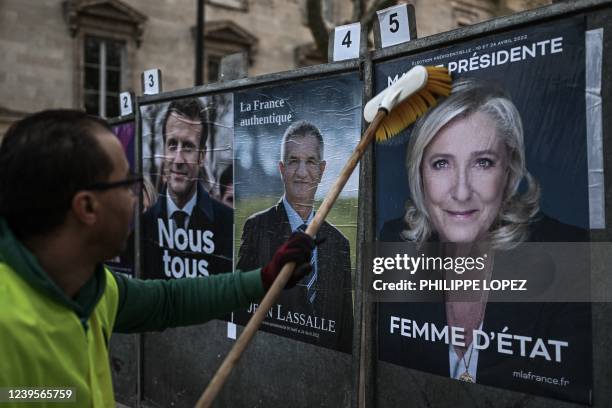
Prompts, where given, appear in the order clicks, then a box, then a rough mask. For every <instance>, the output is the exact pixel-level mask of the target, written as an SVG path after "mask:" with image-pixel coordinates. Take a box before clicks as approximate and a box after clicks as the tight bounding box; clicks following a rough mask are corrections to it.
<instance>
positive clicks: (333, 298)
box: [234, 73, 362, 352]
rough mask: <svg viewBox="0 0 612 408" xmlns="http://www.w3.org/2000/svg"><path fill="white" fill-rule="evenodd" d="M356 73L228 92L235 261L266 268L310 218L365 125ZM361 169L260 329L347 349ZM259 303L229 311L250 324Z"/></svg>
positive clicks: (240, 267) (239, 264) (244, 268)
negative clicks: (308, 268) (300, 273)
mask: <svg viewBox="0 0 612 408" xmlns="http://www.w3.org/2000/svg"><path fill="white" fill-rule="evenodd" d="M361 86H362V84H361V82H360V81H359V77H358V74H356V73H351V74H342V75H335V76H331V77H327V78H325V79H317V80H304V81H297V82H292V83H288V84H283V85H278V86H266V87H260V88H256V89H249V90H246V91H242V92H238V93H236V94H235V95H234V112H235V122H234V130H235V150H236V156H235V157H236V159H235V163H236V164H235V179H234V181H235V184H234V191H235V196H236V223H235V224H236V234H235V235H236V254H237V258H236V269H237V271H238V273H239V271H247V270H250V269H253V268H258V267H262V266H264V265H265V264H266V263H267V262H268V261H269V260H270V259H271V257H272V255H273V254H274V251H275V250H276V249H277V248H278V247H279V246H280V245H281V244H282V243H283V242H284V241H285V240H286V239H287V238H288V237H289V236H290V234H291V233H292V232H294V231H298V230H303V229H305V228H306V226H307V225H308V224H309V223H310V222H311V220H312V218H313V216H314V214H315V213H316V211H317V207H318V206H319V205H320V203H321V201H322V200H323V198H324V196H325V194H326V193H327V192H328V191H329V189H330V186H331V184H332V183H333V181H334V180H335V178H336V177H337V176H338V174H339V173H340V169H341V167H342V166H343V165H344V163H345V161H346V160H347V159H348V157H349V156H350V153H351V151H352V149H353V148H354V147H355V146H356V145H357V142H358V140H359V137H360V127H361ZM357 175H358V172H355V173H354V175H353V177H352V178H351V179H350V180H349V182H348V185H347V187H346V188H345V190H344V192H343V193H342V194H341V195H340V198H339V200H338V202H337V203H336V205H335V207H334V210H333V211H332V212H331V214H330V216H329V217H328V218H327V221H326V222H325V223H324V224H323V225H322V227H321V229H320V231H319V233H318V235H317V238H318V239H321V240H324V242H323V243H322V244H321V245H320V246H318V247H317V249H316V250H315V251H314V254H313V258H312V260H311V264H312V267H313V268H312V272H311V273H310V274H309V275H307V276H306V277H305V278H304V279H303V280H302V281H301V282H299V283H298V284H297V285H296V286H295V287H294V288H292V289H290V290H285V291H284V292H283V293H282V294H281V296H280V298H279V299H278V301H277V302H276V303H275V304H274V306H273V307H272V309H270V310H269V311H268V314H267V317H266V319H265V321H264V323H263V325H262V329H263V330H265V331H268V332H271V333H274V334H278V335H281V336H284V337H288V338H291V339H295V340H299V341H304V342H308V343H312V344H316V345H319V346H322V347H327V348H331V349H335V350H341V351H344V352H350V348H351V338H352V327H353V308H352V305H353V301H352V299H353V295H352V273H351V271H352V270H353V269H354V267H355V251H356V246H355V239H356V232H357V197H358V177H357ZM257 307H258V305H257V304H255V303H254V304H251V305H250V307H249V308H248V310H243V311H241V312H238V313H234V320H235V322H237V323H239V324H242V325H244V324H246V322H247V320H248V318H250V316H251V315H252V314H253V313H254V311H255V310H256V308H257Z"/></svg>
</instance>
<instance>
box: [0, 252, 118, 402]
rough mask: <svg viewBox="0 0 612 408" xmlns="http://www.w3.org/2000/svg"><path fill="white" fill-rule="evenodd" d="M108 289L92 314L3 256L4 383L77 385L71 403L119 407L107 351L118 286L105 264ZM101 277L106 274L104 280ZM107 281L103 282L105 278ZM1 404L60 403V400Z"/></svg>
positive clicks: (0, 326)
mask: <svg viewBox="0 0 612 408" xmlns="http://www.w3.org/2000/svg"><path fill="white" fill-rule="evenodd" d="M105 275H106V279H105V280H106V283H105V289H104V294H103V295H102V297H101V298H100V300H99V302H98V303H97V305H96V306H95V308H94V310H93V312H92V314H91V316H90V318H89V319H88V320H87V321H85V322H82V321H81V320H80V318H79V317H78V315H77V314H76V313H75V312H74V311H73V310H70V309H69V308H67V307H66V306H65V305H62V304H60V303H59V302H57V301H56V300H54V299H52V298H50V297H49V296H47V295H46V294H44V293H42V292H41V291H40V290H39V289H36V288H33V287H32V286H30V285H29V284H28V283H27V282H26V281H25V280H23V278H22V277H21V276H19V275H18V274H17V273H16V272H15V271H14V270H13V269H12V268H11V267H10V266H8V265H7V264H6V263H3V262H0V387H11V388H15V389H19V388H20V387H40V388H54V387H56V388H73V389H74V391H75V393H76V403H74V402H70V403H66V406H70V407H95V408H98V407H100V408H102V407H104V408H106V407H114V406H115V402H114V396H113V385H112V381H111V370H110V363H109V357H108V346H109V341H110V336H111V333H112V330H113V326H114V323H115V316H116V314H117V305H118V299H119V290H118V287H117V282H116V281H115V278H114V277H113V275H112V274H111V273H110V272H109V271H108V270H105ZM101 281H102V280H101ZM101 283H103V282H101ZM0 406H2V407H3V408H4V407H13V406H14V407H15V408H26V407H28V406H32V407H36V408H41V407H58V406H63V405H58V404H57V402H53V403H52V402H48V403H45V402H43V403H41V402H36V403H34V402H32V403H23V402H21V403H15V404H12V403H9V404H5V403H0Z"/></svg>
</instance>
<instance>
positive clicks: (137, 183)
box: [83, 176, 143, 195]
mask: <svg viewBox="0 0 612 408" xmlns="http://www.w3.org/2000/svg"><path fill="white" fill-rule="evenodd" d="M142 182H143V179H142V177H138V176H130V177H128V178H126V179H125V180H119V181H113V182H110V183H106V182H99V183H94V184H91V185H90V186H88V187H86V188H84V189H83V190H96V191H106V190H110V189H112V188H117V187H130V189H131V190H132V192H133V193H134V194H136V195H138V194H140V191H141V190H142Z"/></svg>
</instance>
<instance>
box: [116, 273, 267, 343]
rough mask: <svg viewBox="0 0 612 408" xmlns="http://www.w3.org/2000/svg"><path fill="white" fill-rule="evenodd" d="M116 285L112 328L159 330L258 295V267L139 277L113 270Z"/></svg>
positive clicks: (243, 303) (193, 321) (199, 318)
mask: <svg viewBox="0 0 612 408" xmlns="http://www.w3.org/2000/svg"><path fill="white" fill-rule="evenodd" d="M113 275H114V277H115V280H116V281H117V285H118V287H119V305H118V310H117V318H116V321H115V327H114V330H113V331H114V332H117V333H137V332H144V331H159V330H164V329H166V328H168V327H177V326H187V325H192V324H199V323H204V322H206V321H208V320H211V319H215V318H219V317H221V316H223V315H225V314H227V313H229V312H231V311H233V310H236V309H239V308H241V307H247V306H248V305H249V303H250V302H253V301H257V300H259V299H261V298H262V297H263V295H264V289H263V286H262V282H261V270H260V269H257V270H254V271H250V272H239V271H238V272H237V273H223V274H219V275H212V276H209V277H205V278H193V279H175V280H167V281H166V280H142V279H133V278H129V277H127V276H125V275H123V274H118V273H115V274H113Z"/></svg>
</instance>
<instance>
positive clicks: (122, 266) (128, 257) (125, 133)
mask: <svg viewBox="0 0 612 408" xmlns="http://www.w3.org/2000/svg"><path fill="white" fill-rule="evenodd" d="M111 129H112V130H113V133H114V134H115V135H116V136H117V138H118V139H119V141H120V142H121V146H122V147H123V151H124V152H125V156H126V157H127V160H128V163H129V164H130V173H131V174H133V173H135V167H134V164H135V155H134V153H135V152H134V143H135V135H136V128H135V126H134V120H133V119H131V120H129V121H127V122H123V123H114V124H112V125H111ZM134 243H135V242H134V237H133V235H130V238H129V239H128V242H127V248H126V249H125V251H124V252H123V253H122V254H120V255H118V256H116V257H115V258H113V259H110V260H108V261H106V262H105V263H106V265H108V266H109V267H110V268H111V269H112V270H113V271H115V272H121V273H124V274H126V275H128V276H131V277H134V260H133V257H132V254H133V253H134Z"/></svg>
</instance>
